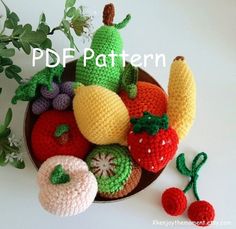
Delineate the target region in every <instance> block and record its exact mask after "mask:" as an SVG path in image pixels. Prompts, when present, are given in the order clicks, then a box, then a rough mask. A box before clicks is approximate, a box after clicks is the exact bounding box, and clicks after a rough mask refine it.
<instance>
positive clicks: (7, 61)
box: [1, 58, 13, 66]
mask: <svg viewBox="0 0 236 229" xmlns="http://www.w3.org/2000/svg"><path fill="white" fill-rule="evenodd" d="M12 64H13V61H12V60H11V59H10V58H2V60H1V65H2V66H7V65H12Z"/></svg>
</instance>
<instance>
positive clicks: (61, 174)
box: [50, 164, 70, 185]
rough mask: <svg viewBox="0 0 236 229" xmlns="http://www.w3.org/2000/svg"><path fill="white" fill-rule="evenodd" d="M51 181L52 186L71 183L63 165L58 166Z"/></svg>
mask: <svg viewBox="0 0 236 229" xmlns="http://www.w3.org/2000/svg"><path fill="white" fill-rule="evenodd" d="M50 181H51V183H52V184H55V185H56V184H65V183H67V182H69V181H70V176H69V174H67V173H66V171H65V170H64V169H63V167H62V165H61V164H60V165H57V166H56V167H55V168H54V170H53V171H52V173H51V176H50Z"/></svg>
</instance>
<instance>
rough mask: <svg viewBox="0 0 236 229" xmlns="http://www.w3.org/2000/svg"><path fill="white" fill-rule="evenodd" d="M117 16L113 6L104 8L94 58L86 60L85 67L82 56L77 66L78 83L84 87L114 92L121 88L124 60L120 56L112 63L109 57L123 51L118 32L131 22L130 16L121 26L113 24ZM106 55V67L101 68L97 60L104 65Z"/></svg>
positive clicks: (93, 42)
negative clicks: (94, 87) (100, 88)
mask: <svg viewBox="0 0 236 229" xmlns="http://www.w3.org/2000/svg"><path fill="white" fill-rule="evenodd" d="M114 16H115V9H114V6H113V4H108V5H106V6H105V8H104V12H103V23H104V25H103V26H101V27H100V28H99V29H98V30H97V31H96V33H95V34H94V37H93V40H92V44H91V49H92V50H93V51H94V56H93V58H91V59H87V60H86V66H85V65H84V58H85V57H84V56H82V57H81V58H80V59H79V60H78V62H77V66H76V81H77V82H80V83H82V84H84V85H100V86H103V87H105V88H108V89H110V90H112V91H114V92H118V90H119V88H120V81H121V75H122V72H123V60H122V58H121V57H120V56H117V57H115V58H114V63H112V60H111V58H110V57H109V56H108V55H109V54H111V52H112V51H113V52H114V54H117V55H119V54H121V53H122V50H123V41H122V38H121V35H120V33H119V31H118V30H120V29H122V28H124V27H125V26H126V25H127V24H128V22H129V20H130V19H131V16H130V15H127V17H126V18H125V19H124V20H123V21H122V22H121V23H119V24H113V18H114ZM101 54H102V55H104V56H105V57H106V58H105V62H104V63H105V65H106V66H105V65H104V66H102V67H100V66H98V65H97V64H96V59H97V60H99V61H98V62H99V64H102V63H103V57H101V56H100V58H99V55H101Z"/></svg>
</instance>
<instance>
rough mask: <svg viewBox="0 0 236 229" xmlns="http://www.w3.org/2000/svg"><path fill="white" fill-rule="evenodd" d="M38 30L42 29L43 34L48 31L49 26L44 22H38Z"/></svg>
mask: <svg viewBox="0 0 236 229" xmlns="http://www.w3.org/2000/svg"><path fill="white" fill-rule="evenodd" d="M38 30H42V31H43V32H44V33H45V34H48V33H49V32H50V27H49V26H48V25H46V24H44V23H41V24H39V26H38Z"/></svg>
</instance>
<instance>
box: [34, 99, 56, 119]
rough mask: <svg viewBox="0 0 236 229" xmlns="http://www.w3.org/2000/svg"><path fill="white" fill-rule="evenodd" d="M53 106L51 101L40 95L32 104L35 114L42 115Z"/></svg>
mask: <svg viewBox="0 0 236 229" xmlns="http://www.w3.org/2000/svg"><path fill="white" fill-rule="evenodd" d="M50 106H51V101H50V100H48V99H45V98H44V97H39V98H38V99H36V100H35V101H34V102H33V104H32V112H33V114H35V115H40V114H42V113H43V112H45V111H47V110H48V109H49V108H50Z"/></svg>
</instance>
